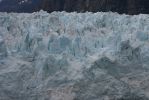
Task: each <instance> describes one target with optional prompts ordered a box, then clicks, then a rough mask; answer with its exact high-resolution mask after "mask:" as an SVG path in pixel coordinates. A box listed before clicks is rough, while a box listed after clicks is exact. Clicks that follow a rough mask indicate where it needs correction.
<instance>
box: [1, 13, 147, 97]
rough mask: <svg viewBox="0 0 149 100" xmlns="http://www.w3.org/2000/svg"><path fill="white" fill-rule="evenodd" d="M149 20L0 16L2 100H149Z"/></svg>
mask: <svg viewBox="0 0 149 100" xmlns="http://www.w3.org/2000/svg"><path fill="white" fill-rule="evenodd" d="M148 75H149V15H143V14H140V15H135V16H129V15H119V14H117V13H111V12H107V13H103V12H98V13H90V12H87V13H75V12H73V13H66V12H53V13H50V14H48V13H46V12H43V11H40V12H35V13H32V14H27V13H21V14H17V13H9V14H8V13H0V100H149V88H148V85H149V77H148Z"/></svg>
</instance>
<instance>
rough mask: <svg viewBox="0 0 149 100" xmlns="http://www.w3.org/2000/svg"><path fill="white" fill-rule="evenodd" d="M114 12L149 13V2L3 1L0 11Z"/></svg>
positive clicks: (145, 0)
mask: <svg viewBox="0 0 149 100" xmlns="http://www.w3.org/2000/svg"><path fill="white" fill-rule="evenodd" d="M40 9H44V10H46V11H48V12H52V11H63V10H65V11H68V12H72V11H78V12H85V11H92V12H97V11H113V12H118V13H128V14H139V13H149V0H1V1H0V11H7V12H12V11H13V12H34V11H39V10H40Z"/></svg>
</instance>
